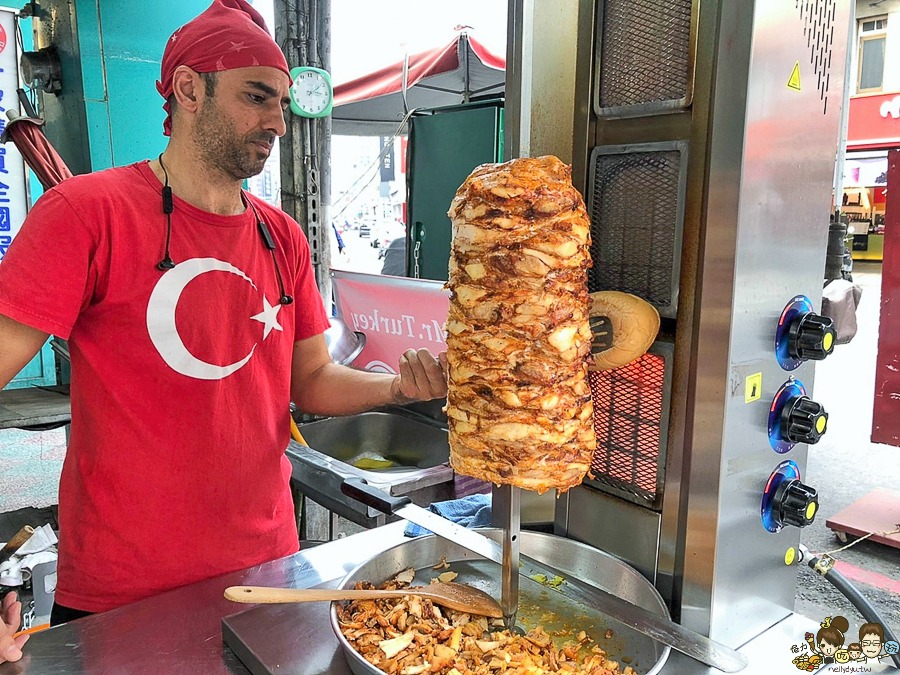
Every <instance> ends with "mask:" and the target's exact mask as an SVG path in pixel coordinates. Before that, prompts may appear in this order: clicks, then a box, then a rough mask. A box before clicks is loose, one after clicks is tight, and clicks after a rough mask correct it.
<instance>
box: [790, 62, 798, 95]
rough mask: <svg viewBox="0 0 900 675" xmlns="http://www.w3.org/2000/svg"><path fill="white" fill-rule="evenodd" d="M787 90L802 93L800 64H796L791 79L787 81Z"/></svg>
mask: <svg viewBox="0 0 900 675" xmlns="http://www.w3.org/2000/svg"><path fill="white" fill-rule="evenodd" d="M787 88H788V89H793V90H794V91H800V62H799V61H797V62H796V63H795V64H794V70H792V71H791V77H790V79H788V81H787Z"/></svg>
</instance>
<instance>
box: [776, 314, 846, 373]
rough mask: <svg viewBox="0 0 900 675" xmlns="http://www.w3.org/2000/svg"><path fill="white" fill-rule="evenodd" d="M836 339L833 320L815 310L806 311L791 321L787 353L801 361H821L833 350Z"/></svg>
mask: <svg viewBox="0 0 900 675" xmlns="http://www.w3.org/2000/svg"><path fill="white" fill-rule="evenodd" d="M836 341H837V332H836V331H835V330H834V321H832V320H831V319H829V318H828V317H827V316H820V315H819V314H816V313H815V312H806V313H804V314H801V315H800V316H798V317H797V318H796V319H794V321H793V322H791V326H790V331H789V333H788V353H789V354H790V355H791V356H792V357H794V358H795V359H800V360H801V361H810V360H812V361H821V360H822V359H824V358H825V357H826V356H828V355H829V354H831V352H832V351H834V344H835V342H836Z"/></svg>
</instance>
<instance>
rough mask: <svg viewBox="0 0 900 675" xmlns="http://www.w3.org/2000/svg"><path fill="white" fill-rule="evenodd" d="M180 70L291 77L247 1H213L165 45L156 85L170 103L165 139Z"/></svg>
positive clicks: (164, 125)
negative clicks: (268, 71)
mask: <svg viewBox="0 0 900 675" xmlns="http://www.w3.org/2000/svg"><path fill="white" fill-rule="evenodd" d="M178 66H188V67H189V68H191V69H192V70H194V71H196V72H198V73H211V72H215V71H219V70H232V69H234V68H250V67H252V66H270V67H272V68H278V69H279V70H281V71H284V73H285V75H287V76H288V77H290V76H291V73H290V69H289V68H288V65H287V61H286V60H285V58H284V54H283V53H282V51H281V48H280V47H279V46H278V44H277V43H276V42H275V40H273V39H272V36H271V35H269V31H268V29H267V28H266V22H265V21H264V20H263V18H262V16H260V14H259V12H257V11H256V10H255V9H253V8H252V7H251V6H250V5H248V4H247V2H246V1H245V0H214V2H213V4H212V5H210V7H209V9H207V10H206V11H205V12H203V14H201V15H200V16H198V17H197V18H196V19H194V20H193V21H190V22H188V23H186V24H185V25H183V26H182V27H181V28H179V29H178V30H176V31H175V32H174V33H172V37H170V38H169V41H168V42H167V43H166V50H165V52H164V53H163V58H162V67H161V81H159V82H157V83H156V90H157V91H158V92H159V93H160V94H161V95H162V97H163V98H164V99H166V100H167V102H166V104H165V105H163V110H165V111H166V120H165V122H163V128H164V131H163V133H164V134H165V135H166V136H169V135H171V133H172V115H171V111H170V110H169V104H168V98H169V96H171V95H172V76H173V75H174V74H175V69H176V68H177V67H178Z"/></svg>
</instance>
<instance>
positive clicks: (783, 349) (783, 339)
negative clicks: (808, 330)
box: [775, 295, 813, 371]
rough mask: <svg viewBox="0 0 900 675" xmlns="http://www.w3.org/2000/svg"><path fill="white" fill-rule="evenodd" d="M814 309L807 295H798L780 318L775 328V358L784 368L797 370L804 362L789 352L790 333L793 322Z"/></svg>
mask: <svg viewBox="0 0 900 675" xmlns="http://www.w3.org/2000/svg"><path fill="white" fill-rule="evenodd" d="M811 311H813V305H812V301H811V300H810V299H809V298H807V297H806V296H805V295H797V296H795V297H793V298H792V299H791V301H790V302H789V303H788V304H787V306H786V307H785V308H784V310H783V311H782V312H781V317H780V318H779V319H778V327H777V329H776V330H775V358H776V359H777V360H778V365H780V366H781V367H782V368H783V369H784V370H788V371H790V370H796V369H797V368H799V367H800V365H801V364H802V363H803V361H801V360H800V359H795V358H794V357H793V356H791V355H790V353H789V352H788V334H789V333H790V330H791V324H792V323H793V322H794V319H796V318H797V317H798V316H799V315H801V314H805V313H807V312H811Z"/></svg>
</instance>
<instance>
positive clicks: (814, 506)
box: [775, 480, 819, 527]
mask: <svg viewBox="0 0 900 675" xmlns="http://www.w3.org/2000/svg"><path fill="white" fill-rule="evenodd" d="M818 511H819V497H818V493H817V492H816V491H815V490H814V489H813V488H811V487H809V486H808V485H804V484H803V483H801V482H800V481H799V480H786V481H784V482H783V483H782V484H781V485H779V486H778V490H776V491H775V516H776V519H777V520H778V522H779V523H780V524H781V525H793V526H794V527H806V526H807V525H810V524H812V522H813V521H814V520H815V519H816V514H817V513H818Z"/></svg>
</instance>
